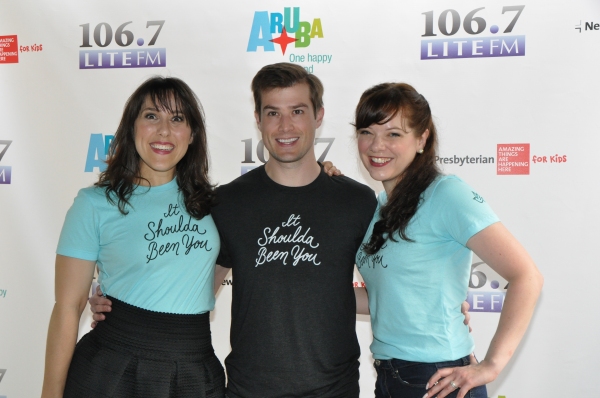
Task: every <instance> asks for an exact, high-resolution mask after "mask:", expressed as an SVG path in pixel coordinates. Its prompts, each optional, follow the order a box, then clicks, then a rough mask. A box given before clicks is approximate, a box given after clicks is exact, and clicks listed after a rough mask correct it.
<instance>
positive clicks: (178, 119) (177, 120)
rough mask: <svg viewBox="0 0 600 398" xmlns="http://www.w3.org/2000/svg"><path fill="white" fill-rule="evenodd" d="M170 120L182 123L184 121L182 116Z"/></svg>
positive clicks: (175, 116)
mask: <svg viewBox="0 0 600 398" xmlns="http://www.w3.org/2000/svg"><path fill="white" fill-rule="evenodd" d="M171 120H172V121H174V122H183V121H185V118H184V116H183V115H174V116H173V117H172V118H171Z"/></svg>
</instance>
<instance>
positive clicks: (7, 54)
mask: <svg viewBox="0 0 600 398" xmlns="http://www.w3.org/2000/svg"><path fill="white" fill-rule="evenodd" d="M18 62H19V42H18V40H17V35H11V36H0V64H16V63H18Z"/></svg>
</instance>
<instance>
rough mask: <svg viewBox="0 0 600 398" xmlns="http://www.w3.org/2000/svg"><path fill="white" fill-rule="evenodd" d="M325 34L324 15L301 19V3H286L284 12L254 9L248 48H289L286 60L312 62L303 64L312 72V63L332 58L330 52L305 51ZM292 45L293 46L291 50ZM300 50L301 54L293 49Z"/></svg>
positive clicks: (323, 61) (285, 50)
mask: <svg viewBox="0 0 600 398" xmlns="http://www.w3.org/2000/svg"><path fill="white" fill-rule="evenodd" d="M323 38H324V33H323V24H322V22H321V18H313V20H312V22H309V21H303V20H301V17H300V7H285V8H284V9H283V13H281V12H268V11H255V12H254V19H253V20H252V27H251V28H250V37H249V38H248V47H247V49H246V51H247V52H256V51H258V49H259V48H262V50H263V51H265V52H269V51H276V50H277V51H281V54H282V55H286V52H288V54H289V55H288V56H287V61H289V62H296V63H311V65H310V66H305V67H304V68H305V69H306V70H307V71H309V72H312V71H313V70H312V68H313V64H329V63H331V60H332V58H333V55H331V54H315V53H311V52H310V51H309V52H306V51H304V50H305V49H307V48H308V47H309V46H310V45H311V42H312V41H313V40H316V39H323ZM275 45H277V47H276V46H275ZM289 47H292V48H293V50H291V51H288V50H289ZM298 50H301V53H300V54H296V53H294V51H298Z"/></svg>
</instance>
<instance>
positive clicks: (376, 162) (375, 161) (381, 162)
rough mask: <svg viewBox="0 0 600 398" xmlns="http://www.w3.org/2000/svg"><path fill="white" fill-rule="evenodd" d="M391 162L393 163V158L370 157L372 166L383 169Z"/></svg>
mask: <svg viewBox="0 0 600 398" xmlns="http://www.w3.org/2000/svg"><path fill="white" fill-rule="evenodd" d="M391 161H392V158H380V157H373V156H369V163H370V164H371V166H374V167H383V166H385V165H386V164H388V163H389V162H391Z"/></svg>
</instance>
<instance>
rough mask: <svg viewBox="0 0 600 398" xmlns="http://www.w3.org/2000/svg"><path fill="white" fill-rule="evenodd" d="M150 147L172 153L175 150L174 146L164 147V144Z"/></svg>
mask: <svg viewBox="0 0 600 398" xmlns="http://www.w3.org/2000/svg"><path fill="white" fill-rule="evenodd" d="M150 146H151V147H152V148H154V149H159V150H161V151H170V150H172V149H173V148H174V147H173V145H163V144H150Z"/></svg>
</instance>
